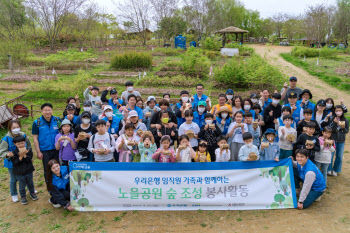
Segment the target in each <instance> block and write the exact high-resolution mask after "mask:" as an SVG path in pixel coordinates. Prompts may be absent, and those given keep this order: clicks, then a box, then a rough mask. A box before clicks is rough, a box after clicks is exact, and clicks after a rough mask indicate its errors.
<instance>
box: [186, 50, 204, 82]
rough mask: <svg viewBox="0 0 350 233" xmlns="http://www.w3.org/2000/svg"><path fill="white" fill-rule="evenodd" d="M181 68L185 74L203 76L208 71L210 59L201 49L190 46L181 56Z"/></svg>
mask: <svg viewBox="0 0 350 233" xmlns="http://www.w3.org/2000/svg"><path fill="white" fill-rule="evenodd" d="M182 61H183V68H184V71H185V72H186V74H187V75H189V76H192V77H199V78H203V77H206V75H207V74H208V73H209V67H210V64H211V63H210V61H209V59H208V58H207V57H205V56H204V55H203V50H201V49H198V48H194V47H190V48H189V49H188V50H187V51H186V53H185V54H184V55H183V56H182Z"/></svg>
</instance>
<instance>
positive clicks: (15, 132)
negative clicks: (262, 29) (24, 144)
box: [11, 128, 21, 135]
mask: <svg viewBox="0 0 350 233" xmlns="http://www.w3.org/2000/svg"><path fill="white" fill-rule="evenodd" d="M11 132H12V134H16V135H17V134H19V132H21V128H16V129H13V130H11Z"/></svg>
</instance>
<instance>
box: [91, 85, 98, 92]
mask: <svg viewBox="0 0 350 233" xmlns="http://www.w3.org/2000/svg"><path fill="white" fill-rule="evenodd" d="M91 90H98V91H99V90H100V88H98V87H96V86H93V87H92V88H91Z"/></svg>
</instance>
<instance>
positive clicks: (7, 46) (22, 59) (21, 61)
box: [0, 40, 31, 67]
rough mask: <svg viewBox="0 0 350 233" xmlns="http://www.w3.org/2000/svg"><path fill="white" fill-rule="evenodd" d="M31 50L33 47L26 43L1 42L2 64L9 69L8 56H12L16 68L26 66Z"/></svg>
mask: <svg viewBox="0 0 350 233" xmlns="http://www.w3.org/2000/svg"><path fill="white" fill-rule="evenodd" d="M30 49H31V46H30V45H29V44H27V43H26V42H25V41H5V40H3V41H1V42H0V63H1V64H2V65H4V66H6V67H7V66H8V63H9V57H8V55H11V59H12V63H13V65H14V66H18V65H26V64H27V58H28V52H29V50H30Z"/></svg>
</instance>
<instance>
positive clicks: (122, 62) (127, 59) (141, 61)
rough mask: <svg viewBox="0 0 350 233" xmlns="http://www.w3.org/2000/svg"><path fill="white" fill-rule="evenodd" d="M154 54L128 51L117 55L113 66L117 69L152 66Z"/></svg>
mask: <svg viewBox="0 0 350 233" xmlns="http://www.w3.org/2000/svg"><path fill="white" fill-rule="evenodd" d="M151 66H152V55H151V54H149V53H144V52H139V53H137V52H126V53H123V54H117V55H115V56H114V57H113V58H112V60H111V67H112V68H115V69H132V68H150V67H151Z"/></svg>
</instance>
